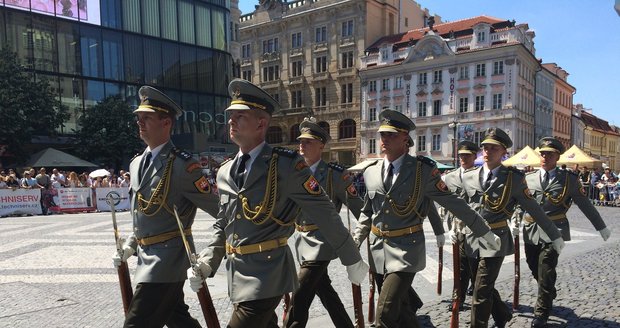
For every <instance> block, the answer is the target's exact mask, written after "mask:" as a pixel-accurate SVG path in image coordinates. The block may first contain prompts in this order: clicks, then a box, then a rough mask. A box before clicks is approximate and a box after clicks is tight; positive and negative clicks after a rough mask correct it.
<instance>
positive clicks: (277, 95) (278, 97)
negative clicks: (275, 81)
mask: <svg viewBox="0 0 620 328" xmlns="http://www.w3.org/2000/svg"><path fill="white" fill-rule="evenodd" d="M270 96H271V98H273V99H275V100H276V101H277V102H280V94H279V93H272V94H270Z"/></svg>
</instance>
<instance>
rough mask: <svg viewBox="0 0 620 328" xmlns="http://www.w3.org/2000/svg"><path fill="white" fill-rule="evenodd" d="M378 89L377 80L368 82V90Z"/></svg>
mask: <svg viewBox="0 0 620 328" xmlns="http://www.w3.org/2000/svg"><path fill="white" fill-rule="evenodd" d="M376 91H377V81H370V82H368V92H376Z"/></svg>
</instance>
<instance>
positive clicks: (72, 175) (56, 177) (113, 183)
mask: <svg viewBox="0 0 620 328" xmlns="http://www.w3.org/2000/svg"><path fill="white" fill-rule="evenodd" d="M108 171H109V172H110V175H109V176H103V177H97V178H95V179H93V178H91V177H90V176H89V172H82V173H81V174H78V173H77V172H75V171H69V172H67V171H62V170H58V169H56V168H54V169H52V173H51V174H47V170H46V169H45V168H44V167H42V168H39V171H38V173H37V171H36V170H35V169H34V168H29V169H26V170H25V171H24V172H22V173H21V174H18V173H17V172H16V171H15V170H14V169H9V170H8V171H7V170H2V171H0V189H18V188H23V189H50V188H55V189H59V188H91V187H94V188H96V187H128V186H129V181H130V176H129V172H125V171H124V170H120V172H119V175H116V174H115V173H114V170H113V169H108ZM7 172H8V173H7Z"/></svg>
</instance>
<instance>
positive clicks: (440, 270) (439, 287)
mask: <svg viewBox="0 0 620 328" xmlns="http://www.w3.org/2000/svg"><path fill="white" fill-rule="evenodd" d="M442 274H443V246H439V269H438V270H437V295H441V275H442Z"/></svg>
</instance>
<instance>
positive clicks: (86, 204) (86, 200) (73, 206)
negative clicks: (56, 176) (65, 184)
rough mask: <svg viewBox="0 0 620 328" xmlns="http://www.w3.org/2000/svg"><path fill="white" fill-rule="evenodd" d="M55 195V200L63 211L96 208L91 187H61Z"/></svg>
mask: <svg viewBox="0 0 620 328" xmlns="http://www.w3.org/2000/svg"><path fill="white" fill-rule="evenodd" d="M56 192H57V193H58V195H54V202H55V203H56V205H58V207H59V208H60V210H61V211H63V212H79V211H92V210H94V209H95V208H94V206H93V202H92V195H93V194H92V190H91V189H90V188H59V189H56Z"/></svg>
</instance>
